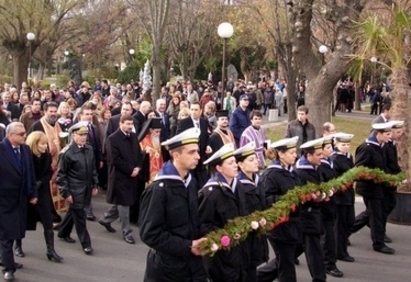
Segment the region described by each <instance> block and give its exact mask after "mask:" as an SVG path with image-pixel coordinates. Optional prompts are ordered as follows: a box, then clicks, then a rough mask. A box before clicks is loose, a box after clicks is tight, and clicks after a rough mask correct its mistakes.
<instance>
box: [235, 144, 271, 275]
mask: <svg viewBox="0 0 411 282" xmlns="http://www.w3.org/2000/svg"><path fill="white" fill-rule="evenodd" d="M234 156H235V158H236V161H237V164H238V167H239V169H240V171H239V173H238V176H237V180H238V181H240V182H241V184H242V185H243V187H244V193H245V205H246V212H247V214H250V213H253V212H255V211H262V210H264V209H265V208H266V199H265V194H264V190H263V189H262V187H261V186H259V185H258V182H259V176H258V171H259V168H258V158H257V155H256V153H255V143H254V142H250V143H247V144H246V145H245V146H243V147H241V148H239V149H237V150H236V151H234ZM247 243H248V247H249V248H250V251H249V252H250V257H249V262H248V270H247V278H246V281H247V282H253V281H257V266H259V265H260V264H262V263H263V262H266V261H267V260H268V245H267V240H266V238H265V236H261V235H258V234H254V233H252V234H249V236H248V237H247Z"/></svg>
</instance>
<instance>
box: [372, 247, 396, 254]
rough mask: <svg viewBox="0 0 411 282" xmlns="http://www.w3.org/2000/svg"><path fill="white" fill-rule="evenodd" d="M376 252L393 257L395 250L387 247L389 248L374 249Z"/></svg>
mask: <svg viewBox="0 0 411 282" xmlns="http://www.w3.org/2000/svg"><path fill="white" fill-rule="evenodd" d="M374 251H376V252H380V253H383V254H386V255H393V254H394V253H395V250H394V249H392V248H390V247H387V246H383V247H380V248H374Z"/></svg>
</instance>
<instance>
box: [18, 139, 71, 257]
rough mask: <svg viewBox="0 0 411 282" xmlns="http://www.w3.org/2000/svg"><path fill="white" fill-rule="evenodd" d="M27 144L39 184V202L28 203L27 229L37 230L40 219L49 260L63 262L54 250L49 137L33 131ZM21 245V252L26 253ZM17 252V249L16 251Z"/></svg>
mask: <svg viewBox="0 0 411 282" xmlns="http://www.w3.org/2000/svg"><path fill="white" fill-rule="evenodd" d="M26 144H27V145H28V146H29V147H30V151H31V152H32V159H33V165H34V171H35V177H36V184H37V194H38V202H37V204H36V205H28V209H27V230H36V224H37V222H38V221H40V222H41V223H42V224H43V228H44V239H45V241H46V246H47V251H46V256H47V258H48V259H49V260H53V261H55V262H61V261H62V260H63V258H62V257H60V256H59V255H58V254H57V253H56V251H55V250H54V232H53V211H54V212H55V210H54V205H53V202H52V198H51V194H50V186H49V185H50V184H49V183H50V179H51V175H52V170H51V154H50V153H49V152H48V138H47V136H46V134H45V133H43V132H41V131H34V132H32V133H31V134H30V135H29V136H28V137H27V140H26ZM16 243H17V244H16V245H19V246H20V250H19V251H20V254H23V255H22V256H24V253H23V251H22V249H21V242H20V244H18V242H16ZM15 252H16V251H15Z"/></svg>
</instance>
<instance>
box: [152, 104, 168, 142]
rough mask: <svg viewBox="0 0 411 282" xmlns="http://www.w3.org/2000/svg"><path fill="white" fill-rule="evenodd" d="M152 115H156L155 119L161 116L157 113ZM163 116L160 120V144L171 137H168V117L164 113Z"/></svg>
mask: <svg viewBox="0 0 411 282" xmlns="http://www.w3.org/2000/svg"><path fill="white" fill-rule="evenodd" d="M154 114H155V115H156V117H159V118H161V115H160V113H159V112H158V111H155V112H154ZM163 115H164V119H161V132H160V141H161V142H164V141H166V140H168V139H169V138H170V137H171V136H170V117H169V115H168V114H167V113H166V112H164V113H163Z"/></svg>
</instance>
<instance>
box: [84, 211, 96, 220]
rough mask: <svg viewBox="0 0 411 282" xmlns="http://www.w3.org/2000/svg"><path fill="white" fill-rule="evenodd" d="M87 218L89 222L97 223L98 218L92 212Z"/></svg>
mask: <svg viewBox="0 0 411 282" xmlns="http://www.w3.org/2000/svg"><path fill="white" fill-rule="evenodd" d="M86 218H87V220H89V221H95V220H96V216H95V215H94V214H93V213H92V212H90V213H88V214H87V215H86Z"/></svg>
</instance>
